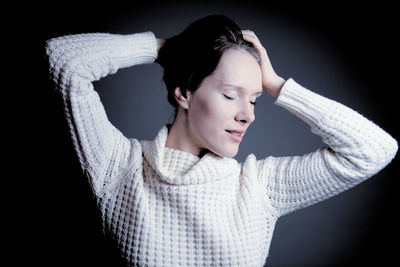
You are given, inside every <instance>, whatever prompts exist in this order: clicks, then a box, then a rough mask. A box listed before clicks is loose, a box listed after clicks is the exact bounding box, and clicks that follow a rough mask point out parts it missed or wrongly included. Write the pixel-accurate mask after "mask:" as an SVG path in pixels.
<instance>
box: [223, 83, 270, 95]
mask: <svg viewBox="0 0 400 267" xmlns="http://www.w3.org/2000/svg"><path fill="white" fill-rule="evenodd" d="M222 86H228V87H232V88H234V89H240V90H242V91H243V90H244V89H243V87H241V86H237V85H233V84H227V83H225V84H223V85H222ZM262 94H263V91H258V92H256V93H254V94H252V95H256V96H261V95H262Z"/></svg>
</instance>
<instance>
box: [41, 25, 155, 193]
mask: <svg viewBox="0 0 400 267" xmlns="http://www.w3.org/2000/svg"><path fill="white" fill-rule="evenodd" d="M46 53H47V56H48V60H49V65H50V73H51V76H52V78H53V80H54V82H55V83H56V89H57V90H59V91H60V92H61V94H62V99H63V102H64V108H65V114H66V117H67V121H68V125H69V129H70V133H71V135H72V139H73V143H74V147H75V150H76V152H77V154H78V157H79V161H80V163H81V167H82V169H83V170H84V171H85V173H86V174H87V175H88V177H89V182H90V184H91V186H92V189H93V191H94V192H95V194H97V195H99V194H101V193H102V191H103V190H104V188H106V187H107V185H110V184H113V183H115V182H116V180H118V179H119V178H120V176H121V174H122V173H123V170H124V169H126V167H127V165H128V164H129V163H130V162H131V161H132V153H133V150H134V148H135V147H136V144H135V139H132V140H130V139H128V138H126V137H125V136H124V135H123V134H122V133H121V132H120V131H119V130H118V129H116V128H115V127H114V126H113V125H112V124H111V123H110V121H109V120H108V119H107V115H106V112H105V110H104V107H103V105H102V103H101V101H100V98H99V95H98V93H97V92H96V91H95V90H94V89H93V84H92V82H93V81H96V80H99V79H101V78H103V77H105V76H107V75H109V74H113V73H115V72H117V70H118V69H119V68H125V67H129V66H134V65H139V64H146V63H147V64H149V63H153V62H154V60H155V58H156V57H157V41H156V38H155V35H154V34H153V33H152V32H150V31H148V32H141V33H135V34H130V35H117V34H108V33H87V34H75V35H67V36H62V37H57V38H53V39H50V40H48V41H47V42H46Z"/></svg>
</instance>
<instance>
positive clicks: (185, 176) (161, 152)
mask: <svg viewBox="0 0 400 267" xmlns="http://www.w3.org/2000/svg"><path fill="white" fill-rule="evenodd" d="M168 132H169V130H168V124H166V125H164V126H163V127H162V128H161V129H160V130H159V131H158V133H157V135H156V137H155V139H154V140H152V141H148V140H143V141H141V142H140V143H141V145H142V149H143V155H144V157H145V160H147V162H148V163H149V165H150V166H151V168H152V169H153V170H154V171H155V172H156V173H157V174H158V175H159V176H160V179H161V180H162V181H164V182H165V183H168V184H173V185H190V184H203V183H207V182H212V181H216V180H219V179H223V178H224V177H226V176H230V175H239V172H240V167H239V165H238V163H237V161H236V160H235V159H233V158H226V157H220V156H218V155H216V154H214V153H212V152H207V153H206V154H204V155H203V156H202V157H198V156H196V155H193V154H191V153H189V152H185V151H181V150H177V149H173V148H169V147H166V146H165V144H166V141H167V137H168Z"/></svg>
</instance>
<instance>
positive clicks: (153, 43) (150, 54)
mask: <svg viewBox="0 0 400 267" xmlns="http://www.w3.org/2000/svg"><path fill="white" fill-rule="evenodd" d="M119 51H120V55H119V57H120V61H119V63H120V68H125V67H130V66H133V65H139V64H151V63H153V62H154V61H155V59H156V58H157V38H156V36H155V35H154V33H153V32H151V31H147V32H140V33H134V34H129V35H124V36H123V41H122V42H121V47H120V50H119Z"/></svg>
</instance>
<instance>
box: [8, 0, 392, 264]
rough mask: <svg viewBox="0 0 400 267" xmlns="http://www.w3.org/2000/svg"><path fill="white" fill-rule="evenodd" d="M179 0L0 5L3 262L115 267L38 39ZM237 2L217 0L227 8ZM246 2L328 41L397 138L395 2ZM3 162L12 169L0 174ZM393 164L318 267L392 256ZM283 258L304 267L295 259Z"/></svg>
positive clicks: (99, 26) (104, 24) (94, 28)
mask: <svg viewBox="0 0 400 267" xmlns="http://www.w3.org/2000/svg"><path fill="white" fill-rule="evenodd" d="M178 2H179V1H173V2H172V1H164V2H162V3H161V2H160V1H146V3H140V4H139V3H135V2H130V3H129V4H122V3H117V2H107V3H106V2H98V3H93V4H85V3H83V2H73V1H72V2H71V1H68V2H53V3H48V4H29V5H25V4H21V5H20V6H18V3H17V4H16V5H15V6H13V7H12V8H11V7H10V8H8V9H5V10H4V11H3V13H7V12H10V14H11V15H12V16H11V18H10V19H8V20H7V21H4V22H3V27H4V28H6V29H7V31H6V32H5V34H4V35H5V36H3V37H4V39H3V40H4V42H5V46H6V48H5V50H4V51H3V52H4V54H5V55H4V56H5V57H7V62H9V64H8V65H7V66H8V67H7V72H6V73H8V74H7V75H5V77H4V78H5V81H10V82H7V83H6V84H7V85H5V87H4V88H3V90H4V91H5V92H7V96H6V97H4V98H3V102H4V105H3V107H7V108H6V110H5V111H4V112H3V116H4V117H5V118H6V121H7V123H8V124H7V125H8V127H5V128H3V131H6V132H7V134H10V137H11V140H15V141H8V140H6V142H5V143H6V146H7V148H10V153H9V155H11V156H10V157H7V162H6V163H7V164H5V169H4V173H5V174H4V175H3V177H5V178H4V179H7V180H9V181H11V182H12V183H11V184H12V185H11V186H9V185H8V184H7V185H6V186H4V188H3V190H5V193H4V194H3V196H6V198H5V200H4V202H3V204H4V206H5V214H6V216H4V217H3V220H7V222H8V223H10V225H8V224H7V227H5V228H4V231H5V233H6V236H7V237H9V238H8V239H7V244H8V245H7V251H6V255H7V256H9V257H10V258H11V260H12V262H13V263H14V264H11V265H12V266H18V265H20V264H21V265H23V264H34V263H35V264H38V265H40V266H64V265H66V266H119V265H118V264H117V262H118V260H117V259H118V258H117V256H116V253H115V252H114V251H113V249H112V248H111V246H110V245H109V244H108V242H104V241H103V240H102V237H101V235H100V223H101V222H100V219H99V217H98V216H99V213H98V211H97V210H96V203H95V199H94V198H93V196H92V195H91V191H90V188H89V185H88V184H87V182H86V181H87V180H86V178H85V176H84V175H83V174H82V172H81V170H80V166H79V162H78V160H77V158H76V156H75V153H74V151H73V147H72V143H71V140H70V137H69V135H68V132H67V125H66V122H65V121H64V113H63V110H62V107H61V104H60V102H59V101H60V100H59V96H58V94H57V93H56V92H55V91H54V90H53V84H52V82H51V81H50V80H49V75H48V66H47V62H46V60H45V54H44V42H45V40H47V39H49V38H52V37H56V36H60V35H64V34H70V33H83V32H108V31H111V30H113V29H114V28H113V27H115V24H118V23H119V21H121V20H123V19H124V17H127V16H138V17H141V18H145V17H146V13H148V12H152V8H153V7H155V6H157V7H162V6H164V5H168V4H171V3H174V4H176V3H178ZM198 2H199V1H198ZM203 2H204V1H203ZM236 2H237V1H225V2H224V1H219V2H218V3H222V4H226V5H228V6H229V5H230V4H233V3H236ZM200 3H201V1H200ZM246 4H248V5H251V4H254V5H257V6H258V7H260V8H265V9H268V10H269V12H272V13H274V14H276V15H277V16H281V17H282V18H284V19H285V20H288V21H292V22H293V23H294V22H295V23H299V24H301V25H302V27H307V28H309V29H311V30H312V31H313V32H314V33H317V34H318V35H319V36H321V37H322V39H323V40H326V42H334V43H335V45H336V47H337V48H338V51H340V56H341V57H342V58H343V57H345V58H346V62H347V64H348V66H350V67H351V68H352V69H353V70H354V71H355V72H356V73H357V75H358V76H360V77H365V79H366V80H367V81H368V82H367V83H366V84H368V86H367V87H365V91H362V92H361V91H360V94H363V95H364V97H365V96H368V98H370V99H371V103H373V106H371V107H370V110H371V112H370V113H369V114H368V117H370V118H372V119H373V120H374V121H379V125H380V126H381V127H382V128H383V129H385V130H386V131H388V132H389V133H390V134H391V135H392V136H393V137H395V138H396V139H397V140H399V130H398V127H397V123H398V120H397V114H398V112H397V107H398V105H399V104H398V100H397V91H398V87H399V86H398V83H397V77H398V74H397V71H398V67H397V62H398V47H399V46H398V39H397V38H396V35H397V33H398V29H397V28H396V27H395V21H396V19H397V14H396V12H395V10H396V8H395V6H394V5H385V4H383V3H382V2H380V4H379V6H378V5H374V4H373V3H372V2H370V3H369V4H362V5H352V4H350V2H347V3H339V2H322V3H320V4H317V5H315V4H304V3H301V4H300V3H297V4H292V3H290V4H289V3H287V2H285V3H284V4H280V5H277V4H261V3H259V2H255V1H246ZM4 15H5V14H4ZM182 16H184V14H182ZM173 19H174V18H171V20H173ZM110 22H112V23H113V24H114V26H112V25H110ZM9 30H11V31H9ZM338 53H339V52H338ZM9 93H10V96H8V94H9ZM10 115H11V116H10ZM10 118H11V119H10ZM9 119H10V121H9ZM66 162H67V163H66ZM8 169H12V171H11V172H7V171H6V170H8ZM396 170H398V163H397V158H396V159H395V160H394V161H393V162H392V163H391V164H390V165H389V166H388V167H387V168H386V169H385V170H383V174H382V176H385V178H386V179H383V180H382V181H380V182H379V183H376V186H377V190H379V191H380V194H379V196H378V197H375V198H376V199H377V200H378V202H379V203H378V204H377V205H375V206H372V207H371V210H372V211H371V213H370V214H371V218H370V220H369V221H365V224H363V225H359V227H360V229H362V231H364V232H365V233H368V234H364V235H363V238H362V239H361V240H358V241H354V240H349V241H348V242H351V243H352V244H353V245H352V249H351V252H348V253H345V254H344V255H345V256H344V257H343V258H337V259H334V260H332V259H330V260H329V261H328V262H326V263H324V266H343V265H347V264H373V265H380V266H384V265H388V264H389V263H391V262H396V259H397V257H396V256H397V255H396V253H397V249H398V245H397V240H398V229H397V227H398V226H397V224H396V219H395V218H396V216H397V211H398V207H397V203H398V199H397V195H398V188H397V182H396V179H397V172H396ZM388 177H390V178H388ZM360 205H362V203H360ZM10 218H11V219H10ZM338 235H339V236H340V233H338ZM274 238H275V237H274ZM273 242H274V241H273ZM304 242H307V240H304ZM326 242H332V241H329V240H326ZM315 246H316V247H318V244H315ZM337 249H340V247H337ZM270 253H273V250H272V251H271V252H270ZM271 256H273V255H271ZM288 257H290V255H288ZM275 262H279V261H275ZM266 266H277V265H268V264H267V265H266ZM290 266H309V265H308V264H307V262H298V264H293V265H290Z"/></svg>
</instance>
